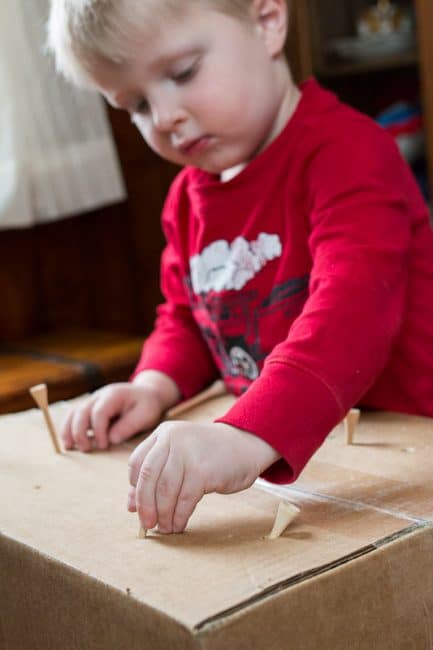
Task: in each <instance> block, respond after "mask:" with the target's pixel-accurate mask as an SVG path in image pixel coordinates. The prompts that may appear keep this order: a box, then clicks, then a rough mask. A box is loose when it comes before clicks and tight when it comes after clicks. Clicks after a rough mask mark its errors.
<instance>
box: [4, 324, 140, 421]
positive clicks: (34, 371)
mask: <svg viewBox="0 0 433 650" xmlns="http://www.w3.org/2000/svg"><path fill="white" fill-rule="evenodd" d="M141 347H142V339H141V338H140V337H130V336H125V335H124V334H118V333H117V334H113V333H109V332H105V331H96V330H60V331H57V332H54V333H53V332H51V333H49V334H46V335H42V336H34V337H29V338H27V339H23V340H19V341H15V342H14V343H8V344H6V343H3V344H0V367H1V372H0V414H2V413H10V412H15V411H20V410H25V409H28V408H32V407H34V403H33V400H32V398H31V396H30V394H29V389H30V387H31V386H33V385H35V384H40V383H45V384H47V387H48V389H49V395H50V402H55V401H57V400H59V399H67V398H70V397H74V396H75V395H79V394H81V393H85V392H86V391H90V390H94V389H96V388H99V387H100V386H102V385H104V384H106V383H109V382H115V381H125V380H127V379H128V377H129V375H130V373H131V371H132V370H133V367H134V365H135V363H136V360H137V359H138V356H139V354H140V350H141Z"/></svg>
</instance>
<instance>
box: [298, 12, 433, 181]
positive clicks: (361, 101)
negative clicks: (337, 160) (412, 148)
mask: <svg viewBox="0 0 433 650" xmlns="http://www.w3.org/2000/svg"><path fill="white" fill-rule="evenodd" d="M396 1H397V3H398V4H399V5H401V6H404V3H403V4H402V3H401V2H400V0H396ZM373 4H374V0H341V1H340V2H335V0H292V17H291V19H292V35H291V37H290V39H289V40H291V41H292V42H291V43H290V42H289V56H290V58H291V61H292V64H293V68H294V73H295V77H296V79H297V80H298V81H300V80H303V79H305V78H307V77H309V76H311V75H314V76H315V77H316V78H318V80H319V81H320V82H321V83H323V84H324V85H325V86H326V87H328V88H330V89H331V90H334V91H335V92H337V93H338V95H339V96H340V97H341V98H342V99H343V100H345V101H347V102H348V103H350V104H352V105H354V106H355V107H357V108H359V109H360V110H362V111H364V112H367V113H369V114H371V115H374V114H375V113H377V112H378V110H379V109H380V103H379V99H380V98H382V99H383V98H384V97H386V95H388V96H389V97H390V98H392V97H393V96H396V97H398V92H399V90H400V89H402V88H411V87H413V88H415V92H416V88H418V89H419V92H420V95H421V97H422V103H423V116H424V122H425V131H426V152H425V153H426V160H427V166H428V175H429V184H430V187H431V188H432V187H433V43H432V40H431V34H432V30H433V4H432V3H431V1H430V0H413V2H412V3H409V5H412V9H413V13H414V16H415V20H416V34H417V39H416V41H417V42H416V45H415V46H414V47H413V48H411V49H409V50H407V51H404V52H402V53H397V54H394V55H388V56H381V57H377V58H373V57H369V58H368V59H367V58H366V59H365V60H358V61H356V60H353V61H349V60H346V61H344V60H342V59H340V60H338V58H337V57H336V56H335V55H334V56H332V55H331V54H330V53H329V47H328V46H329V44H330V42H331V41H332V39H335V37H342V36H345V35H347V36H349V35H351V34H353V33H354V23H355V19H356V16H357V15H359V13H360V11H361V10H362V9H365V8H366V7H369V6H372V5H373ZM405 6H407V3H406V5H405Z"/></svg>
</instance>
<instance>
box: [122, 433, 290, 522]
mask: <svg viewBox="0 0 433 650" xmlns="http://www.w3.org/2000/svg"><path fill="white" fill-rule="evenodd" d="M278 458H279V455H278V453H277V452H276V451H275V449H273V448H272V447H271V446H270V445H268V444H267V443H266V442H265V441H263V440H262V439H261V438H258V437H257V436H255V435H252V434H250V433H246V432H245V431H242V430H240V429H236V428H235V427H231V426H229V425H228V424H223V423H220V422H218V423H213V424H199V423H191V422H164V423H162V424H160V425H159V427H158V428H157V429H155V431H154V432H153V433H152V435H150V436H149V438H147V439H146V440H144V441H143V442H142V443H141V444H140V445H138V447H137V448H136V449H135V450H134V452H133V453H132V454H131V457H130V460H129V482H130V483H131V486H132V487H131V488H130V491H129V497H128V510H129V511H130V512H135V511H137V512H138V515H139V517H140V521H141V524H142V526H143V528H153V527H154V526H156V525H157V524H158V530H159V531H160V532H163V533H179V532H182V531H183V530H184V528H185V526H186V525H187V523H188V519H189V518H190V516H191V514H192V513H193V511H194V508H195V506H196V504H197V503H198V502H199V501H200V499H201V498H202V496H203V495H204V494H206V493H209V492H219V493H224V494H229V493H231V492H238V491H240V490H244V489H245V488H247V487H249V486H250V485H252V483H253V482H254V481H255V479H256V478H257V477H258V476H259V475H260V474H261V473H262V472H263V471H264V470H265V469H266V468H267V467H269V466H270V465H272V463H274V462H275V461H276V460H278Z"/></svg>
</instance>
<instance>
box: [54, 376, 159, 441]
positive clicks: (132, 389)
mask: <svg viewBox="0 0 433 650" xmlns="http://www.w3.org/2000/svg"><path fill="white" fill-rule="evenodd" d="M165 408H166V405H165V404H164V402H163V401H162V399H161V396H160V394H159V392H158V390H156V389H154V388H151V387H150V386H140V385H136V384H133V383H119V384H111V385H109V386H105V387H104V388H101V389H100V390H97V391H96V392H95V393H93V394H92V395H91V396H90V397H89V398H88V399H87V400H86V401H85V402H84V403H83V404H81V405H80V406H78V407H76V408H75V409H73V410H72V411H71V412H70V413H69V414H68V415H67V417H66V420H65V421H64V423H63V426H62V428H61V437H62V439H63V443H64V445H65V448H66V449H72V448H73V447H77V448H78V449H79V450H80V451H91V450H92V449H93V446H94V445H95V446H96V447H97V448H98V449H106V448H107V447H108V445H109V444H110V443H112V444H116V443H120V442H122V441H123V440H127V439H128V438H131V437H132V436H133V435H135V434H136V433H138V432H139V431H141V430H143V429H152V428H154V427H155V426H156V425H157V424H158V422H159V421H160V419H161V416H162V413H163V412H164V410H165ZM89 429H91V430H92V431H93V435H94V444H93V442H92V440H91V439H89V437H88V435H87V432H88V431H89Z"/></svg>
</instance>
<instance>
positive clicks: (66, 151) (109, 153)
mask: <svg viewBox="0 0 433 650" xmlns="http://www.w3.org/2000/svg"><path fill="white" fill-rule="evenodd" d="M47 15H48V0H0V228H3V229H6V228H20V227H25V226H31V225H33V224H36V223H41V222H46V221H52V220H55V219H59V218H62V217H67V216H71V215H74V214H78V213H81V212H84V211H87V210H90V209H93V208H96V207H99V206H102V205H105V204H109V203H114V202H117V201H120V200H122V199H123V198H125V190H124V185H123V181H122V177H121V173H120V168H119V164H118V160H117V154H116V150H115V147H114V144H113V141H112V137H111V131H110V128H109V125H108V121H107V117H106V114H105V110H104V107H103V103H102V100H101V99H100V98H99V97H97V96H95V95H93V94H92V93H89V92H82V91H78V90H76V89H74V88H72V87H70V86H69V85H68V84H67V83H66V82H64V81H63V79H61V78H60V77H58V76H57V75H56V73H55V70H54V65H53V62H52V61H51V59H50V58H49V57H48V56H47V55H46V54H45V52H44V43H45V24H46V20H47Z"/></svg>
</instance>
